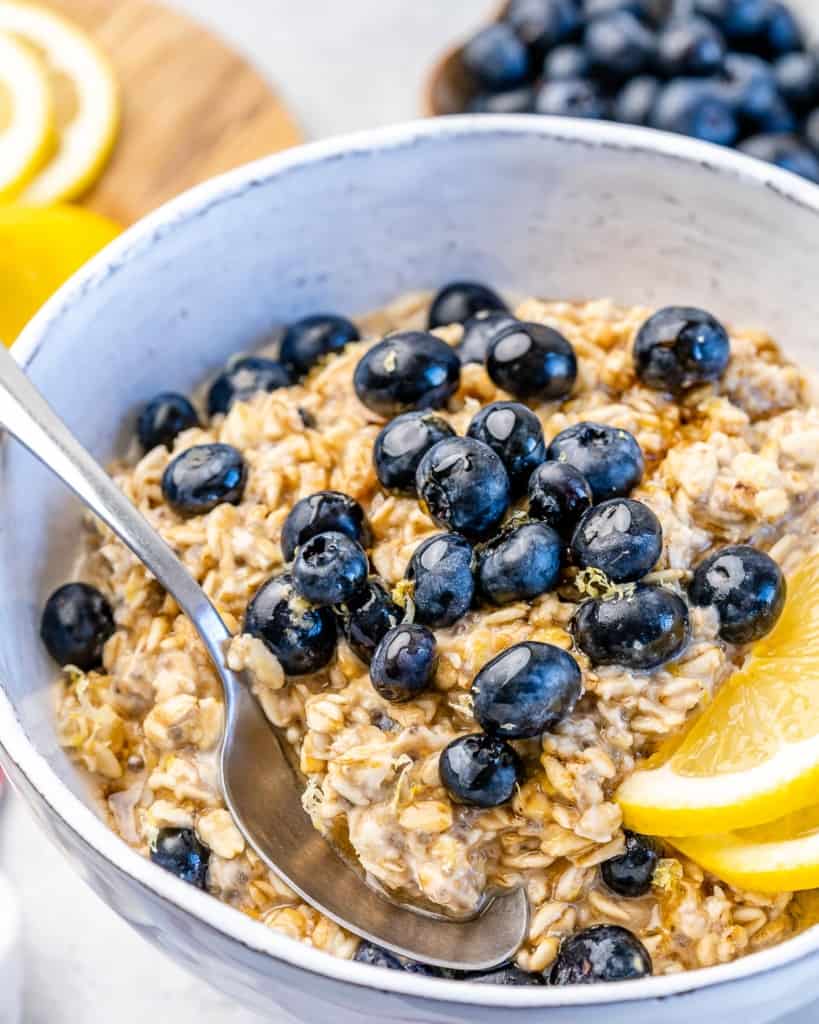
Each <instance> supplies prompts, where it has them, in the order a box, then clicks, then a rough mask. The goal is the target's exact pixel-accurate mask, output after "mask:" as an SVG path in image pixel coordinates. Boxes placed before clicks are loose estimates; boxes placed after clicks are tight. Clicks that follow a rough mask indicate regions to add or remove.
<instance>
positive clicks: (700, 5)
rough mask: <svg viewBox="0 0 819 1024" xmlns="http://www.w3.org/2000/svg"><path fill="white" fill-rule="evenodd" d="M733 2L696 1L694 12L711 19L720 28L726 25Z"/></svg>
mask: <svg viewBox="0 0 819 1024" xmlns="http://www.w3.org/2000/svg"><path fill="white" fill-rule="evenodd" d="M732 3H733V0H694V3H693V6H692V11H693V13H695V14H701V15H702V16H703V17H704V18H709V19H710V20H711V21H713V22H714V24H716V25H719V26H720V27H721V26H723V25H724V24H725V21H726V18H727V17H728V8H729V7H730V5H731V4H732Z"/></svg>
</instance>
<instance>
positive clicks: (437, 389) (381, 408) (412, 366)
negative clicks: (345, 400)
mask: <svg viewBox="0 0 819 1024" xmlns="http://www.w3.org/2000/svg"><path fill="white" fill-rule="evenodd" d="M460 376H461V361H460V359H459V358H458V356H457V354H456V353H455V351H454V350H453V349H452V348H450V346H449V345H447V343H446V342H445V341H441V339H440V338H436V337H435V335H434V334H425V333H424V332H422V331H405V332H403V333H401V334H393V335H391V336H390V337H389V338H385V339H384V341H381V342H379V343H378V344H377V345H375V346H374V347H373V348H371V349H370V350H369V351H368V352H366V353H365V354H364V355H363V356H362V357H361V360H360V361H359V363H358V366H357V367H356V368H355V374H354V376H353V386H354V387H355V393H356V394H357V395H358V398H359V401H361V402H362V403H363V404H364V405H366V406H367V408H368V409H372V411H373V412H376V413H378V414H379V415H380V416H386V417H390V416H397V415H398V414H399V413H401V412H409V411H410V410H411V409H440V408H441V406H443V405H446V403H447V400H448V399H449V397H450V395H451V394H452V393H453V392H454V391H455V390H456V389H457V387H458V382H459V380H460Z"/></svg>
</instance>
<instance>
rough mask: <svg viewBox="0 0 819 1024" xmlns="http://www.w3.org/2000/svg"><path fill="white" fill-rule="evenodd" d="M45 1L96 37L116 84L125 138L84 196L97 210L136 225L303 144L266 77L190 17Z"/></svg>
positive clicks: (123, 0) (124, 5) (81, 0)
mask: <svg viewBox="0 0 819 1024" xmlns="http://www.w3.org/2000/svg"><path fill="white" fill-rule="evenodd" d="M44 2H45V5H46V6H48V7H51V8H52V9H54V10H55V11H57V12H58V13H60V14H63V15H65V16H66V17H67V18H69V19H71V20H72V21H74V22H75V23H76V24H78V25H80V26H82V27H83V28H84V29H85V30H86V31H87V32H88V33H89V34H90V35H91V36H93V38H94V39H95V40H96V41H97V43H98V44H99V45H100V47H101V48H102V49H103V50H104V51H105V52H106V53H107V55H108V57H109V58H110V60H111V62H112V63H113V65H114V68H115V70H116V73H117V77H118V79H119V84H120V88H121V92H122V107H123V118H122V126H121V130H120V136H119V139H118V141H117V146H116V149H115V150H114V154H113V156H112V158H111V162H110V163H109V165H108V167H107V169H106V171H105V172H104V174H103V176H102V178H101V179H100V181H99V183H98V184H97V185H96V186H95V188H94V189H93V191H92V192H90V193H89V195H88V196H87V197H86V200H85V202H86V204H87V205H88V206H90V207H92V208H93V209H95V210H97V211H99V212H100V213H105V214H108V216H110V217H113V218H114V219H115V220H118V221H119V222H120V223H122V224H129V223H131V222H132V221H134V220H136V219H137V218H139V217H141V216H142V215H143V214H145V213H148V212H149V211H150V210H153V209H155V208H156V207H157V206H159V205H160V204H161V203H163V202H165V200H167V199H171V198H172V197H173V196H175V195H178V194H179V193H180V192H182V191H184V190H185V189H186V188H190V187H191V186H192V185H196V184H198V183H199V182H200V181H204V180H205V179H206V178H210V177H212V176H213V175H214V174H219V173H220V172H222V171H226V170H229V169H230V168H232V167H236V166H238V165H239V164H242V163H245V162H246V161H248V160H253V159H255V158H256V157H259V156H264V155H266V154H268V153H274V152H276V151H278V150H280V149H285V148H287V147H288V146H292V145H295V144H296V143H298V142H300V141H301V134H300V132H299V130H298V128H297V127H296V124H295V122H294V121H293V119H292V117H291V116H290V114H289V113H288V111H287V110H286V109H285V107H284V106H283V105H282V103H281V102H280V100H279V99H278V98H277V97H276V95H275V93H274V92H273V90H272V89H271V87H270V85H269V84H268V83H267V82H266V81H265V80H264V78H263V77H262V76H261V75H260V74H259V72H257V71H256V70H254V69H253V68H252V67H251V66H250V64H249V63H248V62H247V61H246V60H244V59H243V58H242V57H240V56H239V55H238V54H237V53H235V52H234V51H233V50H231V49H230V47H229V46H228V45H227V44H226V43H225V42H223V41H222V40H220V39H218V38H216V37H215V36H213V35H211V33H209V32H207V31H206V30H205V29H203V28H201V27H200V26H199V25H197V24H196V23H195V22H193V21H191V20H190V19H189V18H186V17H185V16H184V15H181V14H178V13H177V12H176V11H172V10H170V9H168V8H166V7H162V6H161V5H160V4H158V3H153V2H151V0H44ZM229 5H230V0H225V6H226V8H228V7H229Z"/></svg>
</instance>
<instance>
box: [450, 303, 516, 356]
mask: <svg viewBox="0 0 819 1024" xmlns="http://www.w3.org/2000/svg"><path fill="white" fill-rule="evenodd" d="M515 322H516V321H515V318H514V317H513V316H511V315H510V314H509V313H500V312H497V311H495V312H490V313H478V314H477V315H476V316H473V317H470V318H469V320H467V321H466V323H465V324H464V333H463V337H462V338H461V340H460V341H459V342H458V344H457V345H456V346H455V351H456V352H457V353H458V358H459V359H460V360H461V362H462V363H464V364H465V363H485V362H486V354H487V352H488V351H489V345H490V344H491V342H492V339H493V338H494V337H495V335H496V334H497V333H498V331H499V330H500V329H501V328H502V327H509V326H510V324H513V323H515Z"/></svg>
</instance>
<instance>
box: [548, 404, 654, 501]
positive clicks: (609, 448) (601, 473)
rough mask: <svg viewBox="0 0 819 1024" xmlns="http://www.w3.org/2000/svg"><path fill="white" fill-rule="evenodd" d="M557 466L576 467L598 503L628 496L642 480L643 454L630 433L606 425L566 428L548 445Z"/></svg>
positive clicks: (579, 425)
mask: <svg viewBox="0 0 819 1024" xmlns="http://www.w3.org/2000/svg"><path fill="white" fill-rule="evenodd" d="M548 455H549V458H550V459H553V460H554V461H555V462H562V463H566V464H567V465H569V466H574V468H575V469H577V470H579V471H580V472H581V473H582V474H583V476H584V477H585V478H586V480H588V482H589V486H590V487H591V489H592V495H593V497H594V500H595V501H605V500H606V499H607V498H617V497H620V496H621V495H626V494H628V493H629V492H630V491H631V490H632V489H633V488H635V487H636V486H637V484H639V482H640V481H641V480H642V479H643V472H644V470H645V463H644V461H643V453H642V451H641V450H640V446H639V444H637V441H636V440H635V438H634V436H633V435H632V434H630V433H629V432H628V431H627V430H620V429H619V428H617V427H609V426H606V425H605V424H603V423H589V422H583V423H576V424H575V425H574V426H573V427H566V429H565V430H561V431H560V433H559V434H558V435H557V436H556V437H555V438H554V440H553V441H552V443H551V444H550V445H549V451H548Z"/></svg>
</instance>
